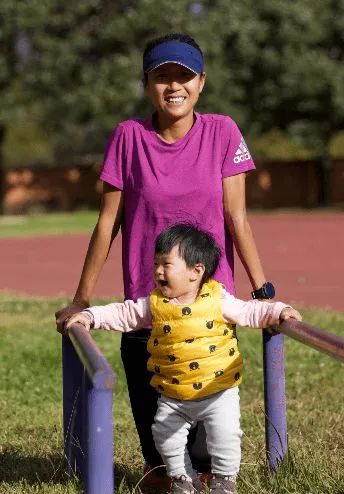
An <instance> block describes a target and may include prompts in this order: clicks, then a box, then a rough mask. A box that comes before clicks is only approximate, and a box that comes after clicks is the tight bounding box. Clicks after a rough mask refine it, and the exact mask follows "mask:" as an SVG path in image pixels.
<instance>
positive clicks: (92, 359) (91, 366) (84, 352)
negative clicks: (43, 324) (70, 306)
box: [68, 324, 116, 390]
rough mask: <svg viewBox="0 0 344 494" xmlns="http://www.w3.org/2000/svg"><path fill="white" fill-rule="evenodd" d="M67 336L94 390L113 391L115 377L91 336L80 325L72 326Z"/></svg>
mask: <svg viewBox="0 0 344 494" xmlns="http://www.w3.org/2000/svg"><path fill="white" fill-rule="evenodd" d="M68 336H69V338H70V340H71V342H72V343H73V346H74V348H75V351H76V353H77V354H78V357H79V359H80V361H81V363H82V364H83V366H84V367H85V369H86V372H87V374H88V377H89V378H90V380H91V381H92V384H93V386H94V387H95V388H96V389H112V390H113V389H114V388H115V384H116V376H115V374H114V372H113V370H112V368H111V366H110V364H109V363H108V361H107V360H106V358H105V357H104V355H103V354H102V353H101V351H100V350H99V348H98V347H97V345H96V343H95V342H94V340H93V338H92V336H91V335H90V333H89V332H88V331H86V330H85V328H84V327H83V326H82V325H81V324H73V326H72V327H71V328H69V330H68Z"/></svg>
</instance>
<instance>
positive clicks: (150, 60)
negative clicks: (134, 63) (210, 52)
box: [143, 41, 204, 74]
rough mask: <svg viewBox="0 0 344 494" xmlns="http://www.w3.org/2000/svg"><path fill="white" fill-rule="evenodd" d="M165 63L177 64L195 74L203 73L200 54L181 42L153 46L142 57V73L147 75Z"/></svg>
mask: <svg viewBox="0 0 344 494" xmlns="http://www.w3.org/2000/svg"><path fill="white" fill-rule="evenodd" d="M165 63H178V64H179V65H183V67H186V68H187V69H189V70H191V71H192V72H194V73H195V74H202V72H203V71H204V60H203V57H202V54H201V53H200V52H199V51H198V50H197V48H194V47H193V46H191V45H189V44H188V43H184V42H182V41H165V42H164V43H161V44H160V45H157V46H154V48H152V49H151V50H150V51H149V52H148V53H147V54H146V55H145V56H144V57H143V72H144V73H145V74H147V73H148V72H151V71H152V70H154V69H156V68H158V67H160V65H164V64H165Z"/></svg>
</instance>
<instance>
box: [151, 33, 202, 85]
mask: <svg viewBox="0 0 344 494" xmlns="http://www.w3.org/2000/svg"><path fill="white" fill-rule="evenodd" d="M166 41H180V42H181V43H187V44H188V45H191V46H193V47H194V48H196V49H197V50H198V51H199V52H200V54H201V55H202V57H203V52H202V50H201V48H200V46H199V45H198V44H197V43H196V41H195V40H194V39H193V38H192V37H191V36H189V35H188V34H182V33H172V34H166V35H165V36H160V37H159V38H155V39H153V40H151V41H149V42H148V43H147V44H146V47H145V49H144V52H143V58H144V57H145V56H146V55H147V53H149V52H150V51H151V50H152V49H153V48H154V47H155V46H158V45H161V43H165V42H166ZM147 79H148V78H147V74H143V83H144V85H146V84H147Z"/></svg>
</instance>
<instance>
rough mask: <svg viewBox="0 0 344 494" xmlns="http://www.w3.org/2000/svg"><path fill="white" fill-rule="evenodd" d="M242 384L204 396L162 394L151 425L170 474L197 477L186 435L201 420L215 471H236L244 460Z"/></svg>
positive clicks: (233, 473) (226, 473)
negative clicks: (181, 396)
mask: <svg viewBox="0 0 344 494" xmlns="http://www.w3.org/2000/svg"><path fill="white" fill-rule="evenodd" d="M239 400H240V399H239V388H238V387H235V388H231V389H227V390H225V391H221V392H220V393H216V394H215V395H212V396H209V397H207V398H203V399H201V400H175V399H173V398H168V397H167V396H161V397H160V398H159V400H158V410H157V413H156V415H155V419H154V424H153V426H152V431H153V437H154V441H155V445H156V448H157V450H158V451H159V453H160V454H161V457H162V459H163V460H164V463H165V465H166V470H167V474H168V475H169V476H170V477H180V476H181V475H185V476H186V477H187V478H188V479H189V480H190V479H193V478H195V476H196V472H195V471H194V470H193V468H192V464H191V460H190V457H189V453H188V449H187V446H186V445H187V436H188V433H189V430H190V428H191V427H192V425H193V424H195V423H196V422H199V421H202V422H203V424H204V428H205V430H206V434H207V438H206V441H207V449H208V452H209V454H210V456H211V471H212V473H213V474H220V475H236V474H237V473H238V471H239V467H240V460H241V447H240V442H241V436H242V431H241V429H240V404H239Z"/></svg>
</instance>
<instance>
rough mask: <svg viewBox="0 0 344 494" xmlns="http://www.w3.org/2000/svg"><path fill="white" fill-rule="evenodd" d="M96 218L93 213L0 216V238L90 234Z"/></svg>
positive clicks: (95, 214) (95, 213)
mask: <svg viewBox="0 0 344 494" xmlns="http://www.w3.org/2000/svg"><path fill="white" fill-rule="evenodd" d="M97 218H98V213H97V212H95V211H76V212H74V213H50V214H37V215H27V216H2V217H1V216H0V238H6V237H25V236H28V235H30V236H31V235H57V234H65V233H82V232H90V231H91V230H92V229H93V227H94V225H95V224H96V221H97Z"/></svg>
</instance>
